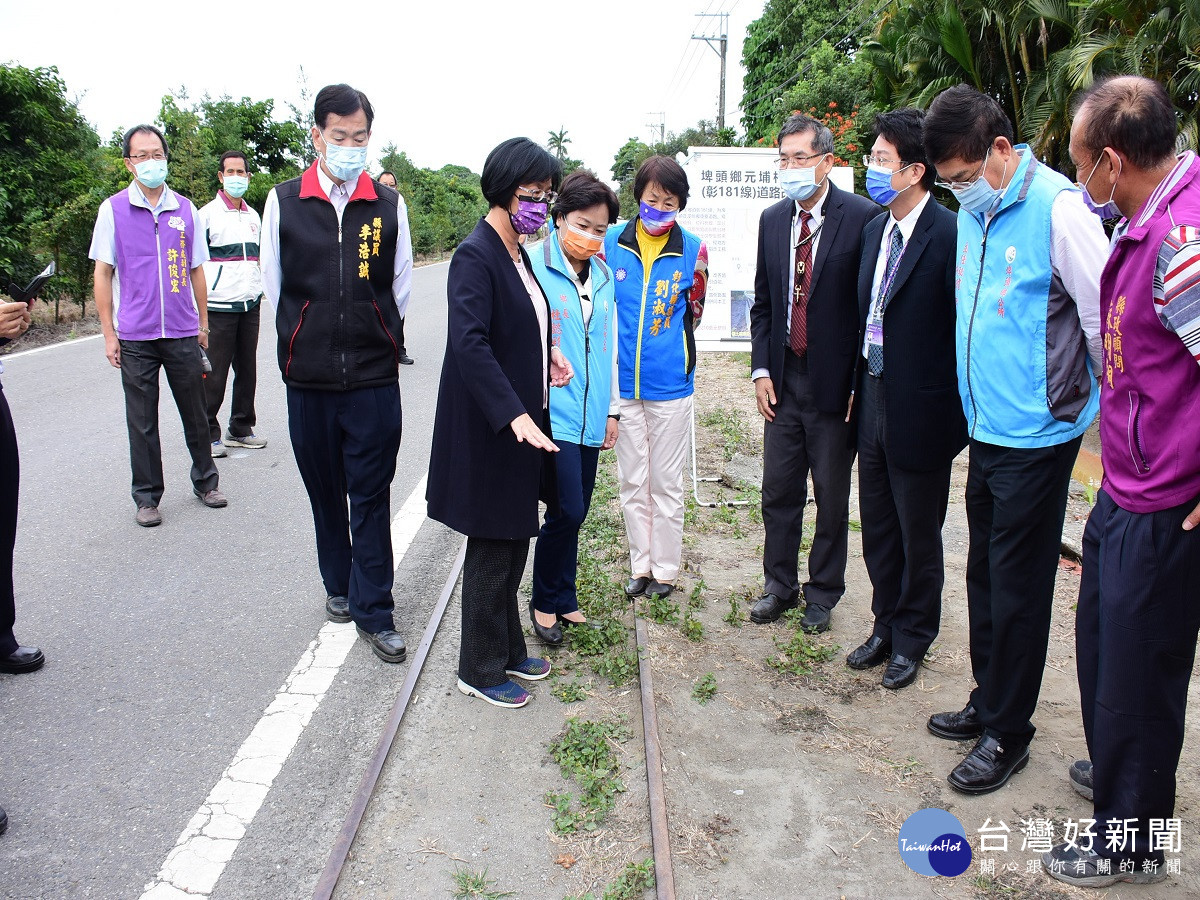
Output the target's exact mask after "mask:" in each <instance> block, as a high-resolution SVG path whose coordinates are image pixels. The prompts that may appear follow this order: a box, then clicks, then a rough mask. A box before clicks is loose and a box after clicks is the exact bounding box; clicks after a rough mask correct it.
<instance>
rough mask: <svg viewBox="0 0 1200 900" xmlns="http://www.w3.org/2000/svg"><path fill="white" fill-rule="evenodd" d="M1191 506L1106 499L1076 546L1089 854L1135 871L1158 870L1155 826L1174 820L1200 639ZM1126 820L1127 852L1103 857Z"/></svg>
mask: <svg viewBox="0 0 1200 900" xmlns="http://www.w3.org/2000/svg"><path fill="white" fill-rule="evenodd" d="M1197 502H1200V497H1196V498H1194V499H1192V500H1189V501H1188V502H1187V503H1184V504H1183V505H1182V506H1177V507H1175V508H1174V509H1167V510H1163V511H1161V512H1154V513H1144V514H1138V513H1131V512H1127V511H1126V510H1123V509H1121V508H1120V507H1119V506H1117V505H1116V503H1114V502H1113V500H1112V498H1111V497H1109V495H1108V494H1107V493H1105V492H1104V491H1101V492H1100V494H1099V496H1098V497H1097V498H1096V508H1095V509H1093V510H1092V514H1091V516H1090V517H1089V518H1088V523H1087V529H1086V530H1085V531H1084V535H1083V578H1082V579H1081V580H1080V583H1079V605H1078V607H1077V612H1076V614H1075V649H1076V659H1077V666H1078V672H1079V698H1080V701H1081V703H1082V706H1083V731H1084V736H1085V737H1086V738H1087V746H1088V752H1089V753H1090V754H1091V759H1092V790H1093V793H1094V803H1095V810H1096V811H1095V819H1096V828H1095V831H1096V834H1097V835H1098V836H1099V837H1098V839H1097V840H1096V842H1095V848H1096V850H1097V852H1099V853H1101V854H1104V855H1108V856H1115V857H1124V858H1134V859H1136V860H1137V861H1138V863H1139V864H1140V863H1141V861H1142V860H1144V859H1148V858H1157V859H1159V860H1161V859H1162V852H1161V850H1159V851H1152V850H1151V849H1150V841H1149V836H1150V820H1151V819H1170V818H1173V817H1174V815H1175V772H1176V770H1177V769H1178V767H1179V752H1180V750H1181V748H1182V747H1183V729H1184V715H1185V713H1186V710H1187V695H1188V682H1189V680H1190V679H1191V674H1192V663H1193V661H1194V660H1195V657H1196V635H1197V631H1198V630H1200V531H1184V530H1183V528H1182V527H1181V526H1182V523H1183V520H1184V518H1185V517H1186V516H1187V515H1188V513H1190V512H1191V511H1192V510H1193V509H1195V508H1196V504H1197ZM1125 819H1134V820H1136V826H1137V829H1138V830H1137V833H1136V835H1134V840H1133V842H1132V845H1131V846H1128V847H1127V848H1126V850H1125V852H1114V851H1112V850H1109V849H1108V848H1107V847H1106V845H1105V841H1104V839H1103V835H1104V834H1105V833H1106V828H1107V826H1108V823H1109V822H1113V821H1115V822H1117V823H1118V828H1120V825H1121V823H1122V822H1123V820H1125ZM1159 827H1161V826H1159ZM1121 830H1122V831H1123V829H1121ZM1113 871H1114V872H1115V871H1116V868H1115V867H1114V869H1113Z"/></svg>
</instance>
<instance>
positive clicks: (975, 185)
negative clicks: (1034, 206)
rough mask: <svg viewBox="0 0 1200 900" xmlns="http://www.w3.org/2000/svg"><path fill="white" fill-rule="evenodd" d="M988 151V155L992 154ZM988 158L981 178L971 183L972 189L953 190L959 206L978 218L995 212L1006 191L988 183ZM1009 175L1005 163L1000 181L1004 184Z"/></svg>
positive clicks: (985, 160) (984, 161)
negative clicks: (985, 174) (1006, 176)
mask: <svg viewBox="0 0 1200 900" xmlns="http://www.w3.org/2000/svg"><path fill="white" fill-rule="evenodd" d="M991 152H992V151H991V150H988V154H989V155H990V154H991ZM987 161H988V157H987V156H985V157H984V158H983V171H982V172H980V173H979V177H978V178H976V179H975V180H974V181H973V182H971V185H970V187H966V188H963V189H962V190H961V191H956V190H954V189H953V188H951V191H952V192H953V194H954V196H955V198H956V199H957V200H958V205H959V206H961V207H962V208H963V209H965V210H966V211H967V212H973V213H975V215H977V216H985V215H987V214H988V213H990V212H992V211H993V210H995V208H996V207H997V206H998V205H999V204H1000V198H1001V196H1003V194H1004V191H1002V190H1000V189H999V188H994V187H992V186H991V184H989V183H988V180H987V178H985V177H984V173H986V172H987ZM1007 174H1008V161H1007V160H1005V162H1004V171H1003V172H1002V173H1001V175H1000V181H1001V183H1003V181H1004V176H1005V175H1007Z"/></svg>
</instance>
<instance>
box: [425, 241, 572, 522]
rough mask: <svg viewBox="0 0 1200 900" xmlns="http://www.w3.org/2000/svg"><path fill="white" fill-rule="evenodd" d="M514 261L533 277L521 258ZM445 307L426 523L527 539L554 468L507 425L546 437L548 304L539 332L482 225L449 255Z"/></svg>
mask: <svg viewBox="0 0 1200 900" xmlns="http://www.w3.org/2000/svg"><path fill="white" fill-rule="evenodd" d="M521 256H522V258H523V259H524V262H525V266H526V268H527V269H529V271H530V272H531V273H532V269H531V268H530V266H529V257H528V256H527V255H526V253H525V251H524V249H522V250H521ZM535 283H536V282H535ZM539 290H540V287H539ZM446 300H447V303H446V306H447V327H446V358H445V360H444V361H443V363H442V379H441V384H440V385H439V387H438V402H437V412H436V414H435V415H434V420H433V448H432V453H431V455H430V458H429V482H428V485H427V487H426V491H425V499H426V500H428V501H429V516H430V518H432V519H436V520H437V521H439V522H442V523H444V524H446V525H448V526H449V527H451V528H453V529H454V530H455V531H458V532H461V533H462V534H466V535H469V536H471V537H479V538H493V539H506V540H517V539H520V538H531V537H534V536H535V535H536V534H537V533H538V527H539V523H538V499H539V496H544V497H548V498H555V497H557V491H556V490H555V489H554V485H553V472H554V466H552V465H545V462H546V460H547V458H548V457H549V454H548V453H547V452H546V451H544V450H537V449H535V448H533V447H531V446H530V445H529V444H527V443H521V442H519V441H517V438H516V435H515V434H513V430H512V428H511V427H510V425H509V423H511V422H512V420H513V419H515V418H517V416H519V415H521V413H528V414H529V416H530V417H531V418H532V419H533V421H534V422H535V423H537V424H538V425H539V427H542V428H543V430H544V431H545V432H546V434H549V433H550V431H549V418H548V417H547V416H546V415H545V414H544V412H543V409H542V398H543V392H544V391H546V390H547V387H548V383H549V382H548V375H547V374H546V373H545V372H544V371H543V369H542V348H543V346H548V345H549V342H550V329H549V321H550V315H549V304H547V313H546V321H547V328H546V330H545V331H544V332H541V331H540V330H539V328H538V320H537V315H536V314H535V313H534V309H533V304H532V303H530V301H529V293H528V291H527V290H526V289H525V284H524V282H523V281H522V280H521V276H520V274H519V273H518V272H517V268H516V266H515V265H513V261H512V257H511V256H509V254H508V248H507V247H505V245H504V242H503V241H502V240H501V239H500V235H498V234H497V233H496V231H495V229H493V228H492V226H491V225H489V224H488V223H487V222H486V221H484V220H482V219H481V220H480V221H479V224H478V225H476V226H475V230H474V231H473V232H471V234H470V236H469V237H467V239H466V240H465V241H463V242H462V243H461V244H460V245H459V247H458V249H457V250H456V251H455V252H454V258H453V259H452V260H451V261H450V273H449V276H448V278H447V282H446ZM542 302H543V303H545V302H546V300H545V295H544V294H543V295H542Z"/></svg>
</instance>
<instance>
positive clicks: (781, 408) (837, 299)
mask: <svg viewBox="0 0 1200 900" xmlns="http://www.w3.org/2000/svg"><path fill="white" fill-rule="evenodd" d="M818 206H819V207H820V208H822V209H823V210H824V217H823V220H822V223H821V226H820V227H821V231H820V236H819V240H818V241H817V249H816V255H815V257H814V258H813V261H812V265H813V269H812V273H813V274H812V283H811V285H810V288H809V297H808V320H807V321H808V328H807V331H808V349H807V352H806V353H805V354H804V356H803V357H798V356H796V354H795V353H793V352H792V351H791V350H790V349H789V347H788V322H789V318H790V315H791V302H790V301H791V298H790V297H789V295H788V292H789V287H788V286H789V279H790V277H791V274H792V272H793V271H794V269H795V260H796V256H795V250H794V248H793V243H792V218H793V216H794V215H795V212H796V203H795V202H793V201H792V200H783V201H781V202H779V203H776V204H775V205H773V206H771V207H769V208H768V209H766V210H764V211H763V214H762V217H761V218H760V219H759V226H758V265H757V269H756V271H755V275H754V305H753V306H752V307H751V309H750V338H751V346H752V368H753V369H755V370H758V369H766V370H768V371H769V373H770V377H771V382H772V384H773V385H774V388H775V398H776V405H775V419H774V421H772V422H767V423H766V425H765V429H764V432H763V484H762V510H763V524H764V526H765V527H766V540H765V541H764V543H763V572H764V575H765V577H766V587H765V590H766V592H767V593H770V594H774V595H775V596H777V597H779V598H781V599H782V600H784V601H790V600H792V599H794V598H796V596H797V593H798V592H799V576H798V572H797V567H798V556H799V552H800V539H801V535H802V532H803V526H804V505H805V503H806V502H807V500H808V496H807V494H808V490H807V483H806V479H807V477H808V473H809V471H810V470H811V471H812V476H813V489H814V493H815V495H816V500H817V527H816V534H815V535H814V537H813V543H812V550H811V551H810V552H809V557H808V573H809V577H808V580H807V581H806V582H805V584H804V597H805V601H806V602H807V603H808V604H809V605H816V606H821V607H824V608H826V609H830V608H832V607H833V606H834V605H835V604H836V603H837V601H838V600H839V599H840V598H841V596H842V594H843V593H844V592H845V590H846V545H847V527H848V525H849V518H850V515H849V502H850V472H851V469H852V467H853V464H854V449H853V440H852V438H851V432H850V426H848V425H847V424H846V423H845V421H844V420H845V416H846V404H847V402H848V401H849V399H850V383H851V378H852V377H853V374H854V358H855V341H856V339H857V336H858V302H857V294H856V279H857V277H858V261H859V255H860V251H861V248H862V231H863V227H864V226H865V225H866V223H867V222H868V221H869V220H870V219H871V218H872V217H873V216H874V215H875V214H877V213H878V212H879V207H878V206H876V205H875V204H874V203H872V202H871V201H870V200H867V199H866V198H864V197H859V196H857V195H855V194H848V193H846V192H845V191H841V190H838V189H837V188H836V187H834V185H833V183H832V182H829V187H828V189H827V195H826V196H825V197H823V198H821V200H820V202H819V204H818Z"/></svg>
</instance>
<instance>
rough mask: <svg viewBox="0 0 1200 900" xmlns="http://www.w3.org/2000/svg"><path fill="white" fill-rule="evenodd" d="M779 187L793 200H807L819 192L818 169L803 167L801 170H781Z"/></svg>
mask: <svg viewBox="0 0 1200 900" xmlns="http://www.w3.org/2000/svg"><path fill="white" fill-rule="evenodd" d="M779 186H780V187H781V188H783V192H784V193H785V194H787V195H788V197H789V198H791V199H792V200H807V199H808V198H809V197H811V196H812V195H813V194H815V193H816V192H817V188H819V187H820V186H821V185H820V184H818V183H817V167H816V166H803V167H802V168H799V169H780V170H779Z"/></svg>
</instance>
